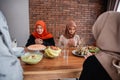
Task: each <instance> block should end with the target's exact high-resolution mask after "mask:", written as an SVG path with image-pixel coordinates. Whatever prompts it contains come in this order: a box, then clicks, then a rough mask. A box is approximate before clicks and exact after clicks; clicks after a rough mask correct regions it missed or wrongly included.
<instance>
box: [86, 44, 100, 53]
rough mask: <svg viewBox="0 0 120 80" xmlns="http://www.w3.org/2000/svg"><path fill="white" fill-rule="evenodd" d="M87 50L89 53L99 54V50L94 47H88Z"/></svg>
mask: <svg viewBox="0 0 120 80" xmlns="http://www.w3.org/2000/svg"><path fill="white" fill-rule="evenodd" d="M88 50H89V52H91V53H97V52H99V48H98V47H95V46H88Z"/></svg>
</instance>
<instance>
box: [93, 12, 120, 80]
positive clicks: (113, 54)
mask: <svg viewBox="0 0 120 80" xmlns="http://www.w3.org/2000/svg"><path fill="white" fill-rule="evenodd" d="M93 35H94V37H95V39H96V45H97V46H98V47H99V48H100V49H101V51H100V53H99V54H97V55H96V57H97V59H98V60H99V62H100V63H101V64H102V65H103V67H104V68H105V70H106V71H107V72H108V74H109V75H110V76H111V78H112V79H113V80H120V75H119V74H118V71H119V70H120V13H119V12H113V11H108V12H105V13H103V14H102V15H100V16H99V17H98V19H97V20H96V22H95V24H94V26H93ZM113 61H116V62H118V64H119V65H117V66H119V69H118V68H117V67H116V66H114V65H113Z"/></svg>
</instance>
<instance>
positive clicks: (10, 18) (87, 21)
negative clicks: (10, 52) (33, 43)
mask: <svg viewBox="0 0 120 80" xmlns="http://www.w3.org/2000/svg"><path fill="white" fill-rule="evenodd" d="M115 1H119V0H0V10H1V11H2V12H3V14H4V15H5V17H6V19H7V22H8V26H9V30H10V35H11V38H12V39H14V38H15V39H16V40H17V42H18V46H24V45H25V43H26V41H27V39H28V37H29V34H30V33H31V32H32V31H33V28H34V24H35V22H36V21H37V20H39V19H41V20H44V21H45V22H46V24H47V29H48V31H49V32H51V33H52V34H53V35H54V38H55V41H56V43H57V42H58V39H59V36H60V35H61V34H63V32H64V29H65V24H66V21H67V20H69V19H73V20H75V22H76V24H77V28H78V29H77V34H79V35H80V36H81V37H83V38H85V40H86V42H87V41H88V40H89V39H90V38H91V36H92V31H91V29H92V26H93V24H94V22H95V20H96V18H97V17H98V16H99V15H100V14H101V13H103V12H105V11H107V10H114V9H113V6H114V4H116V2H115ZM117 3H118V2H117Z"/></svg>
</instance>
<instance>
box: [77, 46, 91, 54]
mask: <svg viewBox="0 0 120 80" xmlns="http://www.w3.org/2000/svg"><path fill="white" fill-rule="evenodd" d="M88 52H89V50H88V48H87V47H79V48H78V49H77V50H76V54H77V55H87V53H88Z"/></svg>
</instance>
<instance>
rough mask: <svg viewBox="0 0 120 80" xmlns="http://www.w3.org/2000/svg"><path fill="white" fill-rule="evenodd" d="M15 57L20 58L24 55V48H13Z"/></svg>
mask: <svg viewBox="0 0 120 80" xmlns="http://www.w3.org/2000/svg"><path fill="white" fill-rule="evenodd" d="M12 49H13V52H14V54H15V56H17V57H20V56H22V55H23V54H24V48H23V47H14V48H12Z"/></svg>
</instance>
